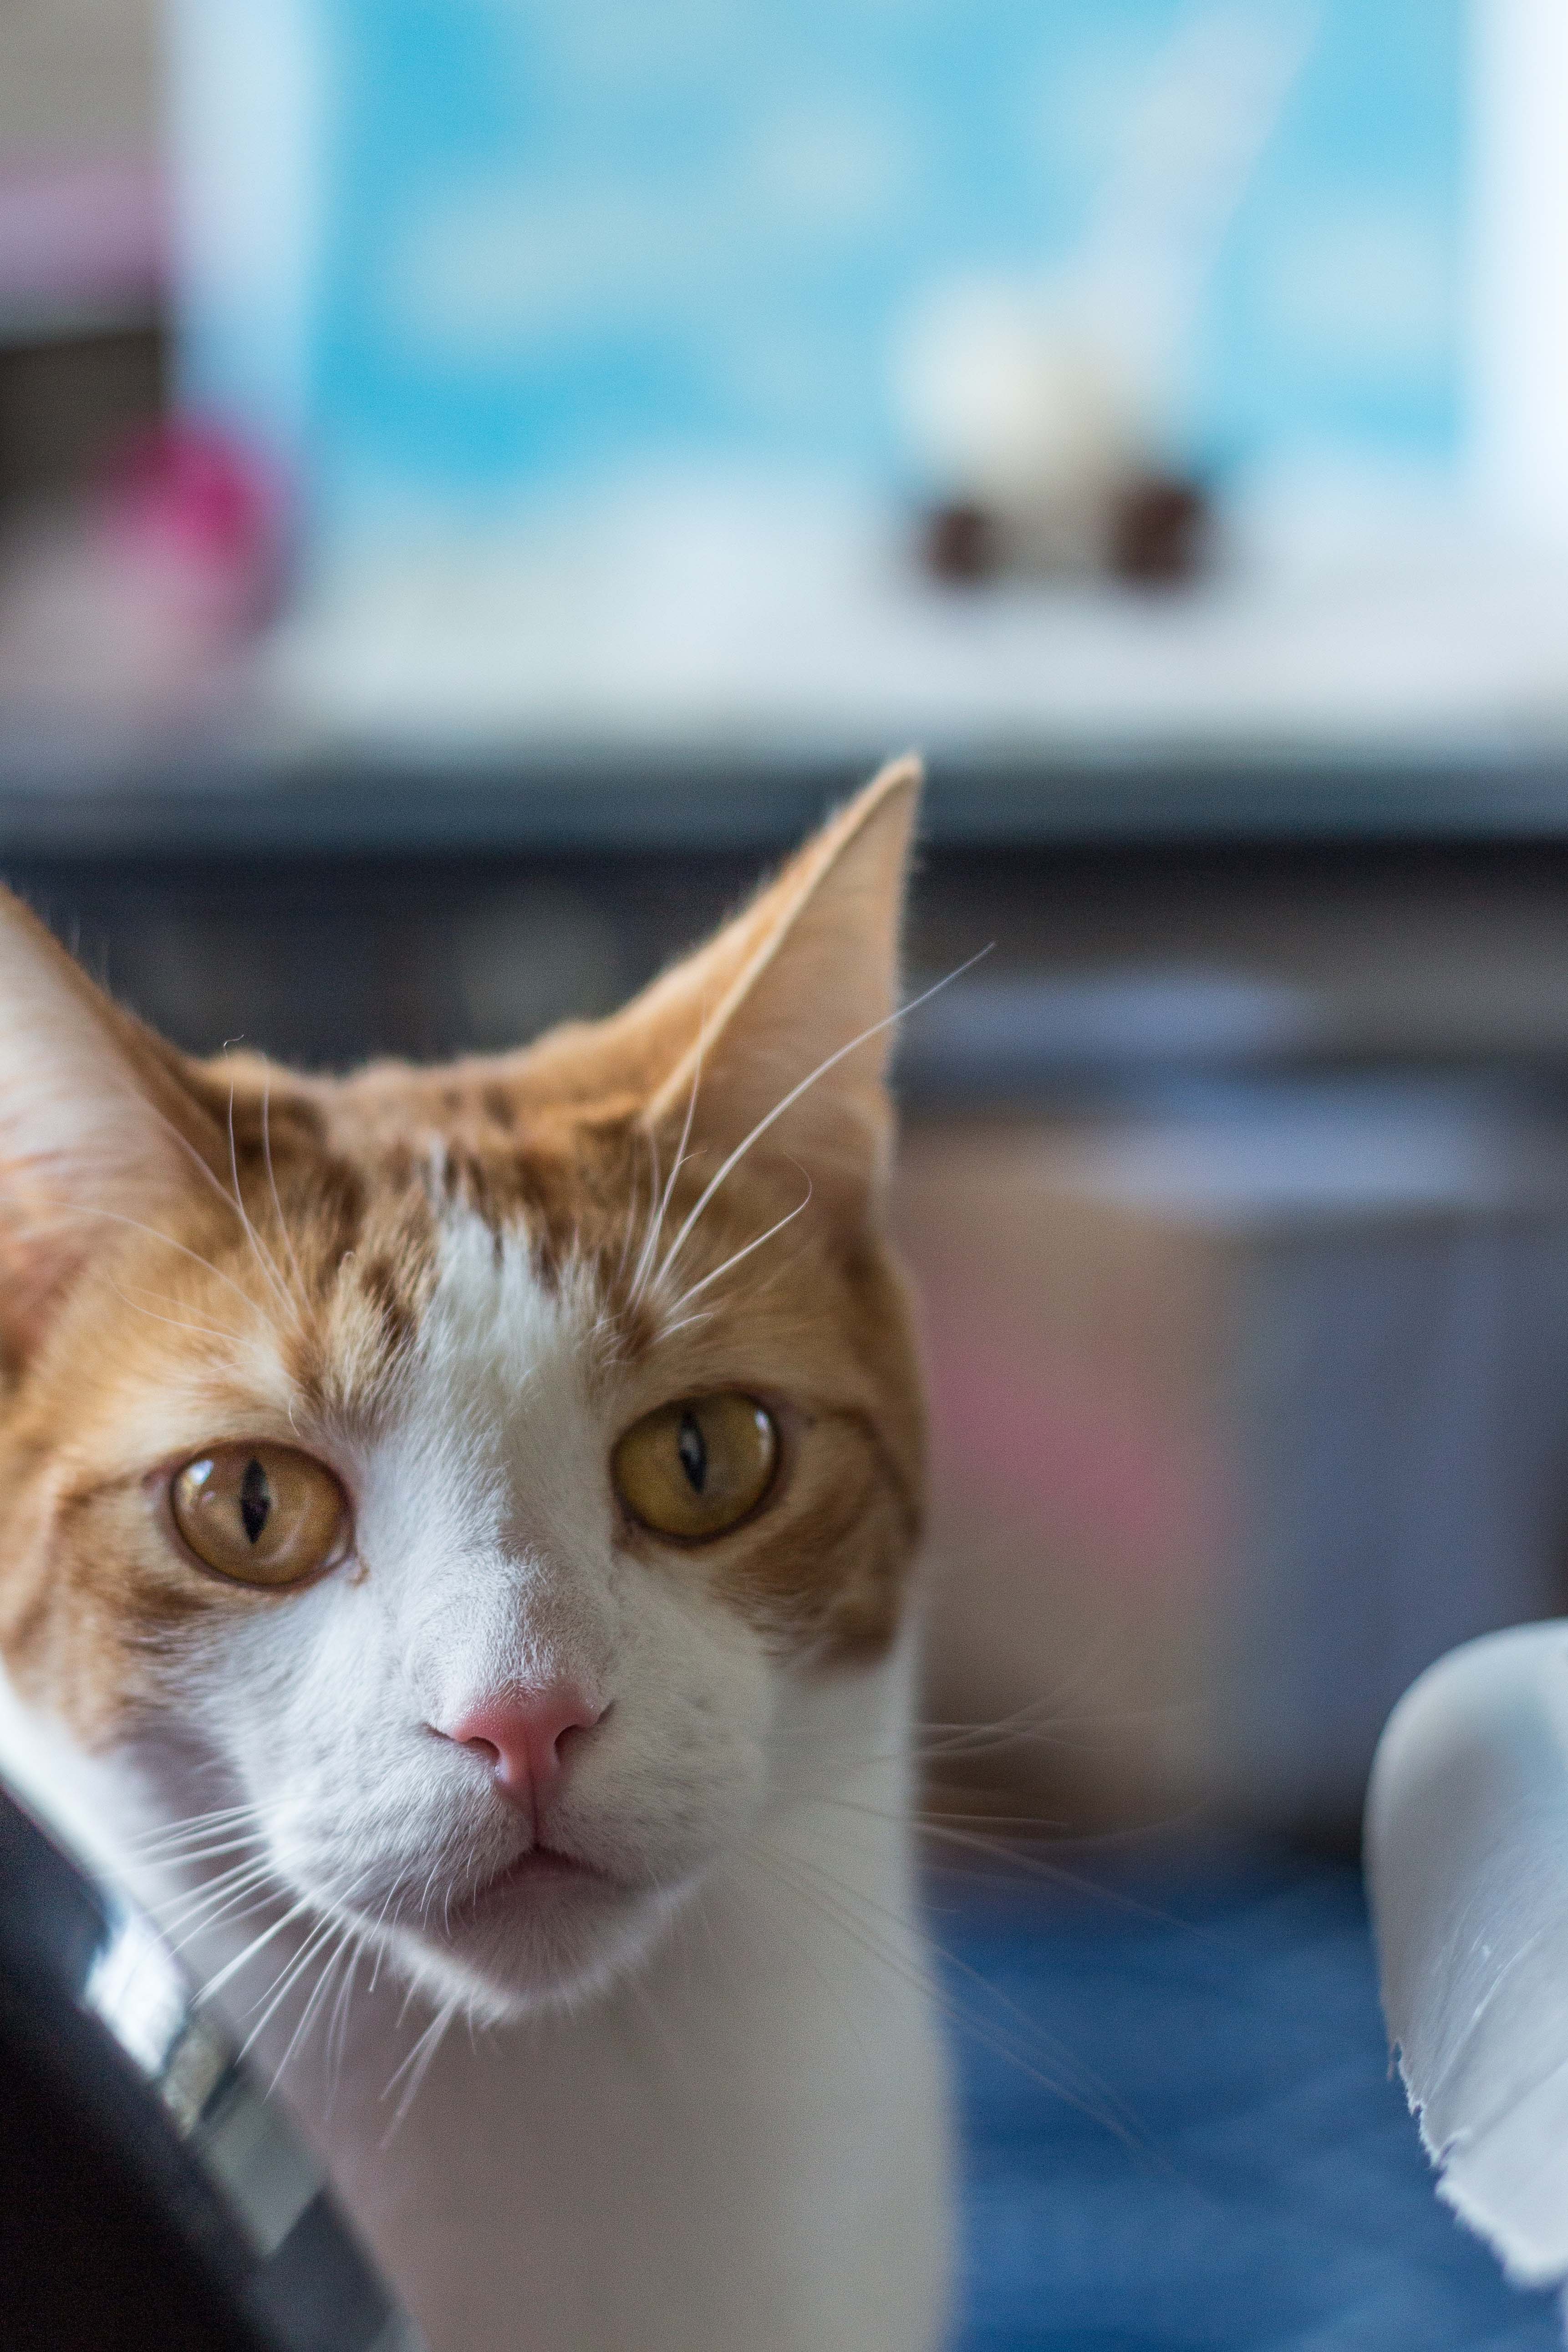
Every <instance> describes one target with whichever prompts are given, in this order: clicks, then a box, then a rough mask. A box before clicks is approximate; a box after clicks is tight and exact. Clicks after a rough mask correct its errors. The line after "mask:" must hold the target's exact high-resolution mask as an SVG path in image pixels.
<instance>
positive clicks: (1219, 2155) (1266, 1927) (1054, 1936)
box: [930, 1855, 1563, 2352]
mask: <svg viewBox="0 0 1568 2352" xmlns="http://www.w3.org/2000/svg"><path fill="white" fill-rule="evenodd" d="M930 1902H931V1927H932V1930H933V1932H934V1934H935V1936H936V1937H937V1940H938V1942H939V1944H940V1945H941V1946H942V1948H944V1950H945V1952H946V1953H947V1955H948V1958H947V1964H946V1965H947V1976H946V1982H947V1987H948V1991H949V1994H950V1998H951V2004H952V2011H953V2014H954V2020H955V2023H954V2035H955V2040H956V2043H957V2048H958V2053H959V2072H960V2095H961V2101H962V2108H963V2128H964V2144H965V2181H964V2244H963V2277H962V2288H961V2305H962V2312H963V2317H962V2321H961V2325H960V2328H959V2332H958V2335H957V2336H956V2338H955V2347H956V2352H1244V2347H1245V2352H1265V2347H1267V2352H1287V2347H1289V2352H1362V2348H1363V2347H1366V2352H1458V2347H1466V2352H1483V2347H1486V2352H1505V2347H1506V2348H1507V2352H1562V2346H1563V2336H1562V2334H1561V2331H1560V2329H1559V2326H1558V2324H1557V2321H1556V2317H1555V2313H1554V2305H1553V2299H1552V2297H1550V2296H1546V2295H1541V2294H1519V2293H1517V2292H1515V2291H1514V2290H1513V2289H1512V2288H1510V2286H1508V2285H1507V2284H1506V2283H1505V2282H1504V2280H1503V2278H1502V2275H1501V2273H1500V2271H1499V2269H1498V2267H1497V2264H1496V2263H1495V2262H1494V2260H1493V2258H1492V2256H1491V2255H1490V2253H1489V2252H1488V2251H1487V2250H1486V2248H1485V2247H1483V2246H1482V2245H1480V2244H1479V2242H1477V2241H1476V2240H1475V2239H1473V2238H1471V2237H1470V2236H1469V2235H1468V2233H1467V2232H1466V2231H1463V2230H1462V2229H1460V2227H1459V2226H1458V2223H1457V2222H1455V2221H1454V2220H1453V2219H1452V2217H1451V2216H1450V2215H1449V2213H1448V2211H1447V2208H1446V2207H1445V2206H1442V2205H1440V2204H1439V2203H1438V2201H1437V2200H1436V2196H1435V2195H1434V2193H1433V2186H1432V2175H1431V2173H1430V2171H1429V2169H1428V2168H1427V2165H1426V2159H1425V2158H1424V2157H1423V2156H1422V2154H1421V2151H1420V2148H1419V2146H1418V2144H1417V2140H1416V2136H1415V2125H1414V2123H1413V2122H1412V2120H1411V2118H1410V2116H1409V2114H1408V2113H1407V2111H1406V2108H1405V2098H1404V2094H1403V2092H1402V2090H1401V2089H1400V2087H1399V2085H1398V2084H1396V2083H1393V2082H1391V2081H1390V2080H1389V2078H1388V2068H1387V2058H1386V2053H1385V2050H1384V2036H1383V2026H1382V2021H1381V2018H1380V2015H1379V2012H1378V2006H1377V1992H1376V1979H1375V1972H1374V1968H1373V1956H1372V1950H1371V1945H1370V1940H1369V1937H1368V1933H1367V1924H1366V1914H1365V1910H1364V1907H1363V1902H1362V1897H1361V1891H1360V1885H1359V1882H1358V1879H1357V1875H1356V1874H1355V1872H1354V1871H1353V1870H1351V1869H1349V1868H1344V1867H1339V1866H1335V1865H1332V1864H1318V1863H1302V1862H1297V1861H1292V1860H1289V1859H1286V1858H1271V1857H1268V1856H1264V1857H1258V1856H1251V1855H1249V1856H1245V1857H1236V1856H1229V1857H1222V1858H1220V1859H1217V1860H1216V1859H1215V1857H1213V1856H1212V1855H1211V1856H1208V1857H1206V1858H1205V1859H1203V1860H1201V1861H1198V1860H1189V1861H1187V1862H1185V1863H1171V1862H1169V1861H1166V1862H1165V1863H1163V1864H1160V1865H1158V1866H1155V1865H1150V1866H1148V1867H1145V1868H1142V1869H1130V1870H1123V1871H1121V1872H1120V1873H1119V1874H1117V1875H1116V1876H1114V1877H1106V1878H1102V1879H1100V1880H1099V1881H1098V1882H1097V1883H1096V1885H1094V1886H1093V1887H1092V1888H1086V1889H1081V1890H1075V1889H1069V1888H1064V1887H1056V1886H1053V1885H1051V1883H1050V1882H1049V1881H1048V1880H1046V1879H1029V1880H1027V1881H1026V1882H1023V1883H1013V1884H1008V1883H1005V1882H1001V1881H997V1880H991V1879H988V1880H987V1881H986V1882H984V1884H982V1883H977V1882H975V1881H973V1880H971V1881H966V1880H964V1879H963V1878H962V1877H958V1876H954V1877H951V1878H948V1877H942V1876H939V1877H938V1878H936V1879H935V1880H933V1882H932V1885H931V1898H930ZM1042 2077H1043V2078H1045V2079H1042Z"/></svg>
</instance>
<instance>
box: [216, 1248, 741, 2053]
mask: <svg viewBox="0 0 1568 2352" xmlns="http://www.w3.org/2000/svg"><path fill="white" fill-rule="evenodd" d="M596 1314H597V1305H596V1301H595V1297H594V1296H593V1294H592V1289H591V1286H590V1284H589V1281H588V1278H587V1277H586V1276H575V1277H574V1276H570V1275H569V1276H568V1277H567V1278H566V1279H565V1280H564V1281H563V1283H562V1284H561V1285H560V1286H557V1287H554V1288H546V1287H545V1286H544V1285H543V1284H542V1282H541V1281H540V1279H539V1277H538V1276H537V1275H536V1274H535V1272H534V1271H533V1269H532V1267H531V1263H530V1258H529V1253H528V1249H527V1245H526V1243H525V1241H524V1239H523V1237H522V1236H521V1235H520V1234H513V1235H510V1236H509V1237H508V1238H507V1239H506V1240H505V1241H504V1242H503V1243H500V1244H498V1242H497V1240H496V1237H495V1235H494V1234H493V1233H492V1232H491V1230H490V1229H489V1227H488V1226H487V1225H485V1224H483V1223H481V1222H480V1221H479V1218H478V1217H475V1216H473V1215H471V1214H468V1213H461V1214H458V1215H456V1216H454V1217H453V1218H452V1219H450V1220H449V1221H448V1222H447V1224H446V1226H445V1229H444V1232H443V1234H442V1239H441V1245H440V1259H439V1266H438V1272H437V1281H436V1286H435V1290H434V1294H433V1297H432V1298H431V1301H430V1304H429V1307H428V1308H427V1311H426V1316H425V1318H424V1320H423V1323H422V1326H421V1329H420V1332H419V1335H418V1339H417V1343H416V1349H415V1350H414V1354H413V1358H412V1360H411V1363H410V1365H409V1368H408V1370H407V1373H406V1376H405V1380H404V1382H403V1384H402V1388H401V1392H400V1397H399V1403H398V1407H397V1410H396V1411H395V1413H394V1415H393V1416H392V1418H391V1421H390V1423H389V1425H387V1426H386V1427H384V1429H383V1430H382V1432H381V1433H380V1434H379V1435H378V1436H377V1437H376V1439H375V1440H374V1443H373V1444H368V1445H366V1446H365V1447H364V1448H363V1451H362V1452H361V1453H360V1454H359V1456H358V1458H357V1459H345V1458H343V1457H342V1455H340V1462H341V1466H342V1472H343V1475H344V1476H345V1480H346V1483H347V1484H348V1485H349V1486H350V1489H351V1492H352V1493H353V1496H354V1500H355V1506H356V1526H357V1541H356V1548H355V1549H356V1559H355V1562H354V1563H353V1565H352V1566H351V1567H349V1568H348V1569H347V1570H341V1571H338V1572H336V1573H334V1574H332V1575H331V1576H329V1577H328V1578H327V1579H326V1580H324V1581H323V1582H322V1583H321V1584H319V1585H317V1586H316V1587H314V1588H313V1589H311V1590H310V1591H304V1592H301V1593H300V1594H299V1595H297V1596H295V1597H294V1598H293V1599H292V1600H291V1601H289V1603H288V1604H287V1605H285V1606H283V1607H281V1608H279V1609H278V1610H276V1611H273V1612H268V1613H267V1614H265V1615H262V1616H258V1617H257V1618H256V1619H255V1620H253V1621H252V1622H250V1623H249V1624H248V1625H247V1627H246V1628H245V1629H244V1631H243V1633H242V1635H241V1636H240V1638H238V1639H236V1638H235V1637H234V1634H233V1633H232V1631H230V1632H229V1633H227V1634H226V1638H225V1640H224V1642H223V1643H222V1645H221V1648H219V1649H218V1650H217V1651H216V1654H214V1656H213V1657H212V1659H211V1662H210V1664H208V1665H207V1666H206V1667H205V1669H204V1670H203V1671H202V1673H201V1675H200V1677H199V1682H200V1689H199V1705H200V1712H201V1717H202V1719H203V1724H204V1727H205V1732H206V1735H207V1738H208V1739H209V1741H210V1742H211V1743H212V1744H213V1745H214V1746H216V1748H217V1749H218V1750H219V1752H220V1753H221V1754H223V1755H224V1756H225V1757H226V1759H228V1760H229V1761H230V1762H231V1764H232V1766H233V1768H234V1769H235V1770H236V1772H237V1776H238V1778H239V1779H240V1780H241V1781H242V1783H243V1787H244V1793H245V1796H246V1797H247V1800H249V1801H253V1802H255V1803H256V1804H257V1805H258V1807H259V1809H260V1825H261V1829H262V1832H263V1835H264V1837H265V1840H266V1843H267V1847H268V1852H269V1854H270V1856H271V1858H272V1859H273V1861H274V1863H275V1864H276V1865H277V1867H278V1869H279V1872H280V1873H281V1874H282V1875H283V1877H284V1878H285V1879H286V1880H287V1882H288V1883H289V1885H292V1886H294V1887H296V1888H297V1889H298V1890H299V1891H300V1893H301V1894H303V1895H308V1896H310V1898H311V1899H312V1902H313V1904H314V1906H316V1907H317V1908H319V1909H321V1910H324V1911H326V1912H327V1913H328V1914H329V1915H331V1916H336V1917H339V1918H341V1919H343V1920H345V1921H346V1920H348V1919H351V1918H352V1919H353V1920H355V1921H357V1922H359V1923H361V1924H363V1925H364V1926H366V1927H368V1928H370V1929H371V1930H372V1932H373V1933H374V1935H375V1936H376V1937H379V1938H384V1940H385V1941H386V1942H387V1943H388V1944H390V1945H391V1946H392V1947H393V1948H395V1952H396V1955H397V1957H398V1958H399V1959H400V1960H401V1962H402V1963H403V1965H404V1966H405V1968H407V1969H409V1970H410V1971H411V1972H412V1973H413V1974H415V1975H416V1976H417V1977H421V1978H423V1979H425V1980H426V1982H427V1983H428V1984H429V1986H430V1988H431V1990H433V1991H435V1992H436V1993H437V1995H439V1996H445V1997H448V1998H450V1997H460V1998H462V1999H465V2000H468V2002H469V2003H470V2004H471V2005H472V2006H473V2007H475V2008H476V2009H478V2010H479V2011H483V2012H488V2013H489V2014H492V2015H493V2014H504V2013H506V2012H508V2011H513V2010H516V2009H518V2008H520V2007H523V2006H526V2005H529V2004H531V2003H533V2002H537V2001H539V2000H551V1999H559V1998H562V1997H570V1996H571V1995H572V1994H573V1993H574V1992H576V1991H578V1990H586V1989H588V1988H590V1987H591V1986H592V1985H593V1984H594V1983H595V1981H597V1980H600V1979H603V1978H604V1977H605V1976H606V1975H607V1974H609V1973H611V1972H613V1971H614V1970H615V1969H616V1968H617V1967H618V1966H620V1965H622V1964H625V1963H626V1962H627V1961H629V1960H631V1959H633V1958H636V1957H637V1954H638V1953H639V1952H640V1951H641V1950H642V1949H643V1948H645V1947H646V1944H647V1940H648V1938H649V1937H651V1936H652V1935H653V1934H654V1933H655V1932H656V1931H657V1929H658V1926H659V1924H660V1922H661V1920H662V1919H663V1918H664V1917H665V1916H668V1912H669V1910H670V1908H671V1906H672V1905H673V1904H675V1903H677V1902H678V1901H679V1898H680V1897H681V1895H683V1894H684V1893H685V1892H686V1891H687V1890H689V1888H690V1887H691V1886H692V1885H695V1883H696V1882H697V1881H698V1880H699V1879H700V1876H701V1875H702V1874H703V1872H704V1870H705V1869H706V1868H707V1866H708V1865H709V1864H711V1863H712V1861H713V1860H714V1859H715V1858H716V1857H717V1855H718V1854H719V1853H721V1852H722V1851H725V1850H726V1849H727V1848H729V1847H731V1845H732V1844H733V1843H734V1842H735V1841H736V1840H737V1839H739V1838H740V1837H741V1836H742V1834H743V1832H744V1830H745V1828H746V1826H747V1824H748V1822H750V1821H751V1820H752V1818H753V1817H754V1815H755V1813H756V1811H757V1810H758V1808H759V1806H760V1804H761V1801H762V1798H763V1792H764V1787H765V1774H766V1739H767V1733H768V1728H769V1723H770V1719H771V1716H772V1711H773V1684H774V1671H773V1668H772V1667H771V1666H770V1664H769V1663H768V1661H767V1659H766V1656H765V1654H764V1652H763V1645H762V1643H761V1641H760V1639H759V1638H758V1636H757V1635H756V1633H754V1632H753V1631H752V1630H751V1629H750V1628H748V1626H747V1625H746V1624H745V1623H744V1622H742V1620H741V1619H740V1617H739V1616H737V1615H736V1614H735V1613H734V1612H732V1611H731V1610H730V1609H728V1608H726V1607H725V1606H724V1605H723V1603H722V1602H721V1601H719V1600H718V1599H716V1598H714V1597H710V1595H709V1594H708V1593H706V1592H705V1591H704V1590H703V1587H702V1583H701V1580H700V1577H698V1576H695V1575H694V1576H692V1577H690V1578H681V1577H679V1576H678V1575H676V1574H665V1573H663V1572H661V1571H660V1570H658V1569H655V1568H650V1567H649V1566H648V1565H647V1563H646V1562H645V1561H642V1560H639V1559H632V1558H630V1557H628V1555H627V1554H626V1551H625V1549H623V1548H622V1546H621V1544H620V1543H619V1542H618V1540H617V1537H618V1517H617V1507H616V1503H615V1499H614V1496H613V1493H612V1489H611V1484H610V1478H609V1471H608V1462H609V1455H610V1450H611V1446H612V1444H613V1442H614V1440H615V1438H616V1435H617V1434H618V1432H619V1429H620V1427H621V1426H622V1425H623V1422H622V1420H621V1419H619V1418H617V1404H616V1377H615V1372H614V1369H613V1367H611V1368H609V1369H608V1370H605V1369H600V1370H598V1373H597V1377H591V1376H590V1375H591V1372H592V1370H593V1369H594V1367H595V1349H596V1347H597V1346H598V1344H599V1335H598V1333H597V1331H596V1329H595V1319H596ZM562 1683H564V1684H569V1685H573V1686H574V1687H575V1688H577V1689H579V1690H581V1691H583V1692H584V1693H585V1694H587V1695H589V1696H590V1698H591V1701H592V1706H593V1708H594V1709H595V1711H596V1712H597V1714H598V1717H599V1719H598V1721H597V1723H596V1724H595V1727H594V1728H593V1729H592V1730H591V1731H586V1732H584V1733H581V1734H578V1735H576V1736H574V1740H573V1743H572V1753H571V1758H570V1763H569V1768H568V1769H566V1770H565V1772H564V1773H563V1779H562V1781H561V1783H560V1785H559V1787H558V1790H556V1791H555V1792H554V1793H553V1794H552V1797H551V1799H550V1800H549V1801H548V1803H547V1806H546V1809H545V1812H544V1816H543V1819H542V1832H543V1838H544V1841H545V1843H547V1844H548V1845H549V1846H550V1847H552V1848H554V1849H556V1850H557V1851H559V1852H560V1853H563V1854H565V1855H568V1856H570V1857H572V1858H573V1859H574V1860H575V1861H576V1862H577V1863H579V1864H582V1865H583V1868H582V1869H581V1871H580V1872H578V1873H576V1874H573V1873H570V1872H567V1871H561V1872H559V1873H556V1874H553V1875H551V1876H548V1877H546V1876H544V1875H542V1874H535V1875H534V1876H532V1877H531V1878H530V1879H529V1880H528V1882H527V1883H523V1884H519V1885H513V1886H510V1888H503V1889H500V1890H497V1891H496V1892H494V1893H491V1894H489V1895H482V1894H480V1893H479V1890H481V1889H483V1888H485V1887H486V1886H488V1885H489V1882H490V1881H491V1880H493V1879H494V1878H495V1877H496V1876H497V1874H500V1873H501V1872H504V1871H506V1870H507V1869H508V1867H509V1865H510V1864H513V1863H514V1862H515V1861H516V1860H517V1859H518V1858H519V1856H520V1855H521V1853H523V1852H524V1851H525V1850H526V1849H527V1848H528V1847H529V1845H530V1843H531V1837H532V1828H531V1822H529V1820H528V1819H527V1818H526V1815H525V1813H523V1812H520V1811H519V1810H518V1808H517V1807H516V1806H515V1805H513V1804H511V1803H509V1802H508V1801H507V1800H506V1799H505V1797H504V1796H503V1795H501V1794H500V1792H499V1790H498V1789H497V1787H496V1784H495V1780H494V1777H493V1773H492V1771H491V1770H490V1769H489V1767H488V1765H487V1763H486V1762H485V1760H484V1759H483V1758H482V1756H480V1755H477V1754H476V1753H474V1752H472V1751H470V1750H469V1749H468V1748H463V1747H461V1746H458V1745H456V1744H454V1742H453V1740H452V1739H451V1738H447V1737H443V1736H441V1727H454V1726H457V1725H460V1724H461V1723H462V1722H463V1720H464V1719H465V1718H466V1717H468V1716H469V1715H471V1714H472V1713H473V1711H474V1710H475V1709H476V1708H477V1707H479V1706H483V1705H484V1704H485V1702H487V1701H488V1700H493V1699H494V1698H495V1697H497V1696H504V1695H505V1694H507V1693H515V1692H517V1691H520V1690H521V1691H530V1690H539V1689H542V1688H545V1687H548V1686H550V1685H555V1684H562ZM476 1898H477V1899H476Z"/></svg>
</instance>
